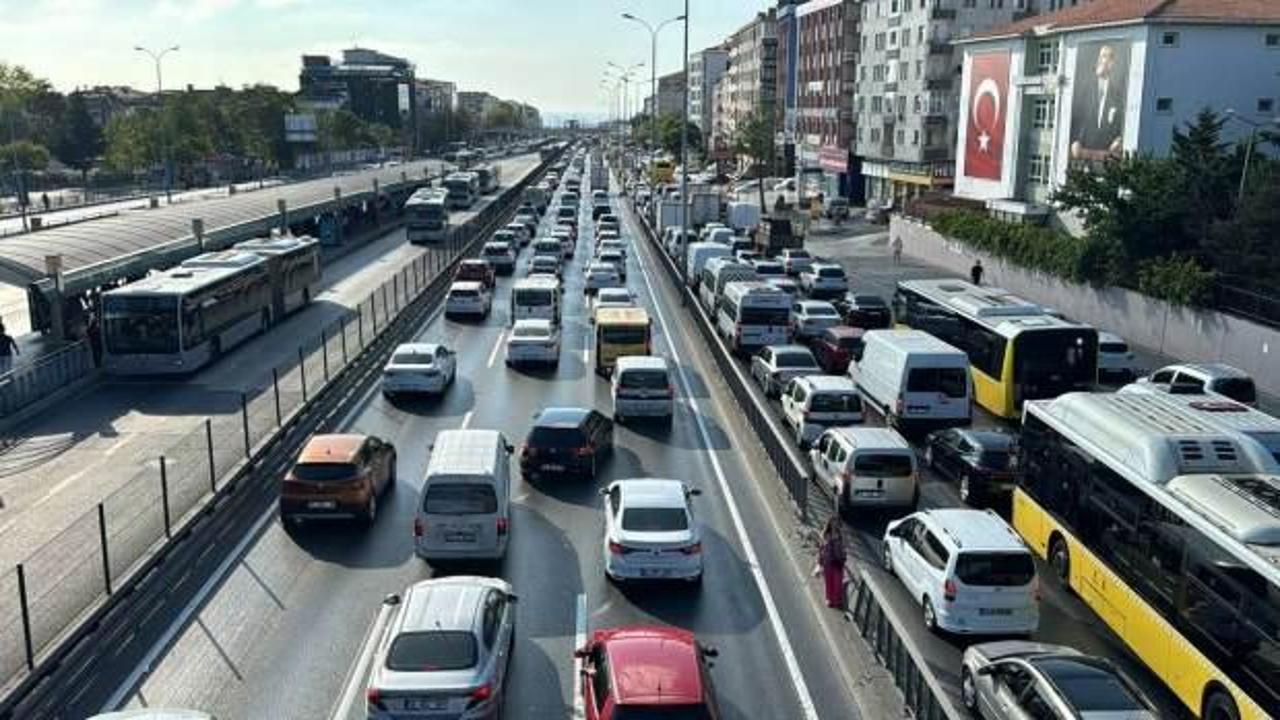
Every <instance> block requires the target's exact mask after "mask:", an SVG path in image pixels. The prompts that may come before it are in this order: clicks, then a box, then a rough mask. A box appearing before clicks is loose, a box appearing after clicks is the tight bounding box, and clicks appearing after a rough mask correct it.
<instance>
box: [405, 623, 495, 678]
mask: <svg viewBox="0 0 1280 720" xmlns="http://www.w3.org/2000/svg"><path fill="white" fill-rule="evenodd" d="M476 660H477V648H476V638H475V636H474V635H472V634H471V633H469V632H464V631H460V630H433V631H430V632H408V633H400V634H399V635H397V636H396V639H395V640H393V641H391V647H390V648H389V649H388V650H387V669H388V670H395V671H396V672H441V671H446V670H466V669H467V668H469V667H474V666H475V664H476Z"/></svg>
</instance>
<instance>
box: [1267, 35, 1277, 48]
mask: <svg viewBox="0 0 1280 720" xmlns="http://www.w3.org/2000/svg"><path fill="white" fill-rule="evenodd" d="M1265 42H1266V45H1267V47H1268V48H1270V49H1272V50H1277V49H1280V33H1267V37H1266V41H1265Z"/></svg>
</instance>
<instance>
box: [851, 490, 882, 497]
mask: <svg viewBox="0 0 1280 720" xmlns="http://www.w3.org/2000/svg"><path fill="white" fill-rule="evenodd" d="M853 494H854V495H856V496H857V497H880V496H882V495H884V491H883V490H854V491H853Z"/></svg>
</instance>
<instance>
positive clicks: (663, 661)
mask: <svg viewBox="0 0 1280 720" xmlns="http://www.w3.org/2000/svg"><path fill="white" fill-rule="evenodd" d="M575 654H576V655H577V657H578V659H579V660H581V661H582V669H581V673H582V704H583V707H584V708H586V713H587V720H628V718H633V717H634V718H656V717H661V718H663V720H718V719H719V717H720V711H719V710H718V709H717V707H716V702H715V692H714V690H713V688H712V685H711V674H710V672H709V671H710V669H711V663H710V659H711V658H714V657H715V656H716V651H715V649H714V648H709V647H705V646H703V645H700V644H699V643H698V641H697V640H695V639H694V637H693V633H691V632H689V631H687V630H681V629H679V628H671V627H630V628H615V629H612V630H597V631H595V632H594V633H592V635H591V639H590V640H588V641H587V644H586V647H583V648H580V649H579V650H578V651H577V653H575Z"/></svg>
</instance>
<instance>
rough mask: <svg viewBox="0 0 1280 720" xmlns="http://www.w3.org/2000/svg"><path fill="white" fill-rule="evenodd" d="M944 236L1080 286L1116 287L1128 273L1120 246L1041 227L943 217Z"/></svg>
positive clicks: (937, 225)
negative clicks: (1081, 284)
mask: <svg viewBox="0 0 1280 720" xmlns="http://www.w3.org/2000/svg"><path fill="white" fill-rule="evenodd" d="M932 224H933V228H934V229H935V230H937V231H938V232H940V233H942V234H943V235H945V236H947V237H950V238H954V239H956V240H959V241H960V242H963V243H965V244H966V245H969V246H970V247H973V248H974V249H976V250H981V251H983V252H985V253H987V254H990V255H994V256H996V257H1000V258H1004V259H1005V260H1008V261H1010V262H1012V263H1014V264H1016V265H1021V266H1022V267H1025V268H1030V269H1032V270H1039V271H1041V272H1045V273H1048V274H1050V275H1054V276H1056V277H1060V278H1064V279H1067V280H1071V281H1073V282H1078V283H1091V284H1094V285H1108V284H1115V283H1116V282H1118V281H1119V279H1120V278H1121V277H1123V275H1124V265H1125V262H1124V252H1123V250H1122V249H1121V248H1120V247H1119V246H1117V245H1115V244H1114V243H1106V242H1104V241H1098V240H1093V239H1088V238H1086V239H1077V238H1073V237H1071V236H1070V235H1067V234H1065V233H1060V232H1057V231H1054V230H1051V229H1049V228H1045V227H1041V226H1039V225H1014V224H1011V223H1006V222H1003V221H1001V220H996V219H994V218H990V217H987V216H985V215H982V214H979V213H975V212H969V211H963V210H960V211H952V212H945V213H942V214H940V215H938V216H937V217H936V218H935V219H934V220H933V223H932Z"/></svg>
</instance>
